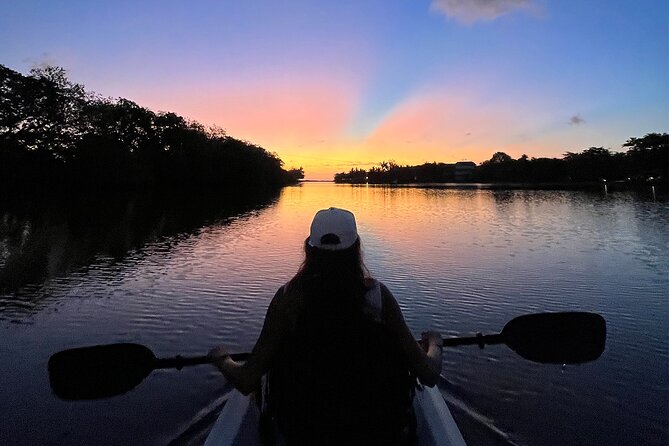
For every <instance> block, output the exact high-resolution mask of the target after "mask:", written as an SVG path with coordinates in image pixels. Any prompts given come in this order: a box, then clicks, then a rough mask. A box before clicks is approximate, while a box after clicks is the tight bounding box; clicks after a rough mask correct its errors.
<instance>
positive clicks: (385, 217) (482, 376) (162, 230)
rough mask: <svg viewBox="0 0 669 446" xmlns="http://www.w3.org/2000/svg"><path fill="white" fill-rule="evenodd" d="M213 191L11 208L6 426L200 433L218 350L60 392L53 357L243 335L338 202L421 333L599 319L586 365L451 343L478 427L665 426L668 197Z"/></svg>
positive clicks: (610, 431) (604, 439) (631, 437)
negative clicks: (525, 317) (156, 199)
mask: <svg viewBox="0 0 669 446" xmlns="http://www.w3.org/2000/svg"><path fill="white" fill-rule="evenodd" d="M208 201H209V202H208V204H207V206H208V207H210V208H213V210H212V211H207V212H204V211H203V210H202V208H201V207H199V206H195V205H193V203H190V202H188V206H185V205H179V206H178V207H174V206H173V205H171V206H167V207H166V206H165V205H164V203H163V205H161V206H162V207H161V206H157V205H156V206H154V205H155V203H153V202H152V201H151V200H149V202H151V203H153V204H152V205H149V204H147V201H144V202H141V201H140V202H136V201H135V202H127V203H123V204H117V205H114V206H108V205H106V204H101V203H96V204H90V203H89V205H87V206H83V205H76V206H74V205H70V207H69V208H67V207H66V208H65V209H63V208H62V207H61V206H56V208H57V209H54V206H51V208H49V209H47V210H43V209H41V208H40V209H35V208H30V209H28V208H26V207H25V206H24V207H21V206H19V207H17V206H10V207H6V208H5V209H3V208H1V207H0V216H1V217H2V220H0V285H1V286H2V287H1V288H0V289H1V290H2V291H0V329H1V333H2V337H3V340H2V344H1V345H2V347H1V348H0V413H2V417H1V418H0V444H26V445H28V444H30V445H32V444H53V445H56V444H63V445H65V444H67V445H70V444H96V445H127V444H142V445H166V444H170V443H171V444H175V445H176V444H185V443H188V442H196V441H197V439H198V438H201V435H202V432H206V428H207V426H210V425H211V422H212V421H213V419H214V418H215V415H216V412H217V410H219V409H220V406H221V404H222V402H223V400H224V398H225V395H226V393H227V392H229V390H230V387H229V385H228V384H227V383H226V382H225V380H224V379H223V378H222V377H221V375H220V374H219V373H218V372H217V371H216V370H215V369H213V368H212V367H211V366H197V367H190V368H185V369H183V370H180V371H179V370H160V371H156V372H154V373H152V374H151V375H149V376H148V377H147V378H146V379H145V380H144V381H143V382H142V383H141V384H140V385H139V386H137V387H136V388H135V389H134V390H132V391H131V392H129V393H127V394H125V395H122V396H118V397H114V398H108V399H103V400H94V401H76V402H71V401H63V400H60V399H58V398H57V397H56V396H54V395H53V394H52V392H51V390H50V387H49V381H48V373H47V361H48V359H49V357H50V355H51V354H53V353H55V352H57V351H60V350H63V349H67V348H72V347H79V346H84V345H95V344H104V343H114V342H138V343H142V344H145V345H147V346H149V347H150V348H151V349H152V350H153V351H154V352H155V353H156V354H157V355H158V356H160V357H167V356H174V355H177V354H182V355H198V354H204V353H206V352H207V351H208V350H209V349H210V348H211V347H213V346H215V345H217V344H225V345H227V346H228V347H229V348H230V350H232V351H240V352H242V351H248V350H250V349H251V348H252V347H253V344H254V341H255V339H256V337H257V336H258V333H259V331H260V329H261V327H262V322H263V318H264V313H265V309H266V307H267V305H268V303H269V300H270V299H271V297H272V295H273V293H274V292H275V291H276V289H277V288H278V287H279V286H281V285H282V284H283V283H284V282H285V281H286V280H288V279H289V278H290V277H291V276H292V274H294V273H295V271H296V270H297V269H298V267H299V265H300V262H301V260H302V256H303V253H302V244H303V242H304V239H305V237H306V236H307V233H308V229H309V224H310V222H311V218H312V217H313V214H314V213H315V212H316V211H317V210H318V209H322V208H326V207H330V206H338V207H343V208H347V209H350V210H352V211H353V212H354V213H355V215H356V218H357V220H358V226H359V232H360V234H361V239H362V245H363V250H364V255H365V262H366V264H367V266H368V268H369V270H370V271H371V273H372V274H373V275H374V276H375V277H376V278H378V279H380V280H382V281H383V282H384V283H386V285H387V286H388V287H389V288H390V289H391V291H392V292H393V293H394V295H395V297H396V298H397V300H398V301H399V303H400V306H401V308H402V310H403V312H404V315H405V318H406V320H407V322H408V324H409V326H410V328H411V329H412V330H413V331H414V333H416V334H418V333H420V332H421V331H422V330H424V329H427V328H432V329H436V330H439V331H441V332H442V334H443V335H444V336H455V335H469V334H473V333H475V332H484V333H494V332H498V331H499V330H500V329H501V328H502V327H503V326H504V324H505V323H506V322H507V321H508V320H510V319H511V318H513V317H514V316H518V315H521V314H526V313H534V312H542V311H572V310H574V311H594V312H597V313H600V314H601V315H603V316H604V317H605V319H606V321H607V327H608V338H607V345H606V350H605V352H604V353H603V354H602V356H601V357H600V359H598V360H597V361H594V362H590V363H586V364H581V365H571V366H561V365H541V364H535V363H531V362H527V361H525V360H523V359H521V358H519V357H518V356H516V355H515V354H514V353H513V352H512V351H510V350H509V349H507V348H506V347H504V346H491V347H486V348H485V349H483V350H480V349H479V348H478V347H458V348H453V349H448V350H447V351H445V354H444V367H443V377H444V379H443V380H442V382H441V383H440V385H439V387H440V389H441V391H442V393H443V394H444V397H445V398H446V400H447V402H449V404H450V405H451V407H452V409H453V412H454V414H455V416H456V419H457V420H458V421H459V423H461V426H462V429H463V431H464V434H465V439H467V440H469V442H470V444H472V445H477V444H513V445H540V446H541V445H565V444H568V445H602V446H604V445H607V446H608V445H613V444H615V445H666V444H667V442H668V441H669V432H668V431H669V426H668V424H669V378H668V370H669V305H668V299H667V295H668V290H669V225H668V222H669V205H668V204H667V203H666V202H656V201H653V200H652V199H649V198H648V197H645V198H644V197H639V196H636V195H633V194H628V193H617V194H604V193H596V192H595V193H588V192H578V191H527V190H523V191H499V190H498V191H493V190H483V189H478V188H476V187H470V188H464V189H463V188H434V187H432V188H430V187H389V186H364V185H363V186H351V185H335V184H331V183H323V184H318V183H309V184H302V185H299V186H295V187H287V188H284V189H283V190H282V191H281V192H280V194H278V195H273V196H269V197H263V198H262V199H258V200H256V201H255V202H254V203H253V204H244V203H241V204H240V203H239V199H238V200H237V201H235V202H234V204H230V202H229V200H228V199H226V198H224V197H219V198H218V199H216V200H208ZM73 207H76V209H74V208H73ZM149 207H150V208H151V209H153V210H148V208H149ZM154 208H155V209H154Z"/></svg>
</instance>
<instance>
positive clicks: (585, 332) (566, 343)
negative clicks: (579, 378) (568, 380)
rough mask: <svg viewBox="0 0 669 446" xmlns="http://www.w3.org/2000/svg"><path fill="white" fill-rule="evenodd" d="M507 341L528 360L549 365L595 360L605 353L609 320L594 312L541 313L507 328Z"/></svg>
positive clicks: (514, 321) (520, 319)
mask: <svg viewBox="0 0 669 446" xmlns="http://www.w3.org/2000/svg"><path fill="white" fill-rule="evenodd" d="M501 334H502V337H503V339H504V342H505V343H506V344H507V345H508V346H509V347H510V348H511V349H512V350H514V351H515V352H516V353H518V354H519V355H520V356H522V357H523V358H525V359H528V360H530V361H535V362H541V363H550V364H578V363H582V362H588V361H594V360H595V359H597V358H599V356H600V355H601V354H602V352H603V351H604V346H605V344H606V321H605V320H604V318H603V317H602V316H600V315H598V314H595V313H583V312H565V313H539V314H528V315H525V316H520V317H517V318H515V319H513V320H511V321H509V323H508V324H506V325H505V326H504V329H503V330H502V333H501Z"/></svg>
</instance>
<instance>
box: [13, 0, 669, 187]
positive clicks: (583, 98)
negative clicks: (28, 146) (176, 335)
mask: <svg viewBox="0 0 669 446" xmlns="http://www.w3.org/2000/svg"><path fill="white" fill-rule="evenodd" d="M0 10H1V11H2V13H1V14H0V64H2V65H5V66H7V67H9V68H11V69H14V70H17V71H20V72H22V73H27V72H28V71H29V70H30V68H32V67H35V66H39V65H41V64H52V65H58V66H62V67H64V68H65V69H67V70H68V73H69V77H70V79H71V80H72V81H74V82H77V83H80V84H83V85H85V87H86V89H87V90H92V91H95V92H97V93H99V94H101V95H103V96H109V97H123V98H127V99H130V100H132V101H135V102H136V103H138V104H139V105H142V106H145V107H148V108H150V109H152V110H154V111H172V112H175V113H178V114H180V115H182V116H184V117H186V118H188V119H192V120H195V121H198V122H200V123H203V124H205V125H216V126H218V127H221V128H223V129H225V130H226V132H227V133H228V134H229V135H231V136H234V137H236V138H240V139H244V140H248V141H251V142H253V143H256V144H258V145H260V146H262V147H264V148H265V149H267V150H268V151H270V152H276V153H277V154H278V155H279V156H280V157H281V159H282V160H283V161H284V162H285V167H287V168H291V167H303V168H304V170H305V173H306V178H307V179H331V178H332V176H333V174H334V173H336V172H344V171H349V170H350V169H351V168H354V167H355V168H362V169H368V168H370V167H372V166H374V165H378V164H379V163H380V162H381V161H384V160H394V161H395V162H396V163H398V164H401V165H404V164H411V165H414V164H422V163H424V162H434V161H436V162H446V163H452V162H457V161H464V160H470V161H474V162H477V163H479V162H482V161H484V160H487V159H490V157H491V156H492V154H493V153H495V152H497V151H503V152H506V153H508V154H509V155H511V156H512V157H514V158H517V157H520V156H521V155H522V154H527V155H528V156H530V157H561V156H562V154H563V153H565V152H567V151H571V152H575V151H581V150H584V149H587V148H589V147H592V146H596V147H600V146H601V147H606V148H610V149H611V150H614V151H624V148H622V147H621V145H622V144H623V143H624V142H625V141H626V140H627V139H628V138H630V137H638V136H643V135H645V134H646V133H649V132H668V131H669V75H668V73H669V2H667V1H666V0H637V1H629V0H627V1H619V0H609V1H603V0H589V1H582V0H579V1H572V0H559V1H558V0H555V1H552V0H384V1H378V0H365V1H362V0H337V1H314V0H296V1H288V0H269V1H265V0H237V1H228V0H218V1H209V0H198V1H195V2H186V1H169V0H162V1H134V0H133V1H120V0H115V1H114V2H103V1H98V0H85V1H82V0H66V1H65V0H51V1H41V2H40V1H32V0H0Z"/></svg>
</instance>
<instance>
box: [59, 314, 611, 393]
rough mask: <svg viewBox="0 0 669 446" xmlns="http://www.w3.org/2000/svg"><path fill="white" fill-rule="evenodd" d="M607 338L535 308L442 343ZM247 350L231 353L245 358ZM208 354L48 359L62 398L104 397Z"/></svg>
mask: <svg viewBox="0 0 669 446" xmlns="http://www.w3.org/2000/svg"><path fill="white" fill-rule="evenodd" d="M605 343H606V322H605V321H604V318H602V317H601V316H599V315H598V314H594V313H579V312H568V313H539V314H529V315H525V316H520V317H517V318H515V319H512V320H511V321H509V323H507V324H506V325H505V326H504V329H503V330H502V332H501V333H499V334H494V335H485V336H484V335H481V334H479V335H477V336H474V337H464V338H448V339H444V345H445V346H457V345H479V346H481V347H483V345H486V344H506V345H508V346H509V347H510V348H511V349H512V350H514V351H515V352H516V353H518V354H519V355H520V356H522V357H523V358H525V359H529V360H530V361H535V362H541V363H554V364H574V363H581V362H588V361H593V360H595V359H597V358H598V357H599V356H600V355H601V354H602V352H603V351H604V345H605ZM248 355H249V354H248V353H239V354H233V355H230V356H231V357H232V358H233V359H235V360H243V359H245V358H246V357H248ZM210 362H211V360H210V358H208V357H207V356H198V357H192V358H184V357H181V356H177V357H176V358H164V359H159V358H156V356H155V355H154V354H153V352H152V351H151V350H149V349H148V348H147V347H145V346H143V345H139V344H110V345H98V346H93V347H82V348H75V349H70V350H64V351H62V352H58V353H56V354H54V355H53V356H52V357H51V358H50V359H49V381H50V383H51V389H52V390H53V392H54V393H55V394H56V395H57V396H58V397H60V398H62V399H65V400H82V399H96V398H105V397H110V396H113V395H120V394H122V393H125V392H128V391H129V390H131V389H133V388H134V387H135V386H137V385H138V384H139V383H140V382H142V380H143V379H144V378H146V376H147V375H148V374H149V373H151V371H153V370H155V369H164V368H177V369H180V368H181V367H184V366H190V365H197V364H208V363H210Z"/></svg>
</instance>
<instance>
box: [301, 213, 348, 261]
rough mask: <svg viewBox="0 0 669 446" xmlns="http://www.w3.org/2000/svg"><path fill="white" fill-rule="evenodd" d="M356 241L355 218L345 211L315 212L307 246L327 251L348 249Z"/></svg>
mask: <svg viewBox="0 0 669 446" xmlns="http://www.w3.org/2000/svg"><path fill="white" fill-rule="evenodd" d="M357 239H358V229H357V226H356V224H355V216H354V215H353V213H352V212H350V211H347V210H346V209H339V208H329V209H321V210H320V211H318V212H316V215H315V216H314V220H313V221H312V222H311V233H310V234H309V245H310V246H313V247H315V248H320V249H326V250H328V251H339V250H342V249H346V248H350V247H351V246H353V244H354V243H355V241H356V240H357Z"/></svg>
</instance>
